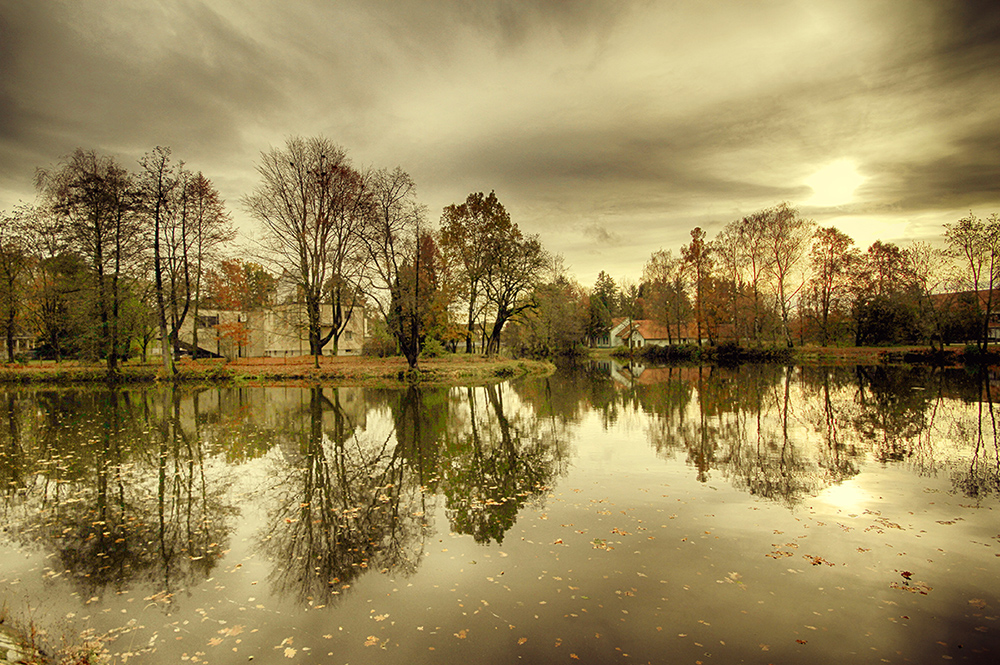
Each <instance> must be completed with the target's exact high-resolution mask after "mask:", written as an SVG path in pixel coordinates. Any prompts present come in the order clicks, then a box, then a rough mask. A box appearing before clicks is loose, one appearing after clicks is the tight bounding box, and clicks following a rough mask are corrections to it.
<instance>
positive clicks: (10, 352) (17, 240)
mask: <svg viewBox="0 0 1000 665" xmlns="http://www.w3.org/2000/svg"><path fill="white" fill-rule="evenodd" d="M27 243H28V238H27V234H26V228H25V221H24V218H23V215H21V214H18V213H17V212H15V214H13V215H8V214H7V213H6V212H3V211H0V331H3V338H4V342H5V345H6V347H7V362H14V351H15V348H14V337H15V336H16V333H17V328H18V322H19V320H20V318H21V313H22V309H23V302H24V298H25V288H24V277H25V275H26V273H27V270H28V258H29V254H28V249H27Z"/></svg>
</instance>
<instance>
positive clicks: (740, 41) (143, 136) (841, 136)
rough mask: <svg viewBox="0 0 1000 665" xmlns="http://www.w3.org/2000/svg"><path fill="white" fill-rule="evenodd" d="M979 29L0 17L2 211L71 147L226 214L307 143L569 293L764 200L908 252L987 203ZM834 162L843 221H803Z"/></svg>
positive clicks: (619, 14)
mask: <svg viewBox="0 0 1000 665" xmlns="http://www.w3.org/2000/svg"><path fill="white" fill-rule="evenodd" d="M998 7H1000V5H997V3H995V2H991V1H987V0H982V1H967V2H961V1H958V0H830V1H829V2H817V1H815V0H775V1H773V2H772V1H767V0H764V1H762V2H755V3H746V2H725V3H723V2H720V3H708V4H704V3H678V2H672V1H668V0H663V1H658V0H649V1H648V2H643V3H620V2H608V1H598V0H588V1H581V2H564V1H560V0H546V1H542V2H532V3H525V2H517V1H515V0H501V1H497V0H449V1H447V2H436V1H432V0H406V1H399V0H341V1H339V2H336V3H328V2H319V1H315V2H295V3H289V2H285V1H283V0H263V1H261V2H255V3H251V4H250V5H249V6H243V5H239V4H237V3H220V2H208V1H201V0H162V1H158V2H152V1H148V2H147V1H138V0H137V1H136V2H130V3H117V2H110V1H107V0H73V1H70V0H51V1H46V2H21V1H18V0H0V72H2V77H0V178H2V182H0V208H9V207H10V206H11V205H13V203H14V202H16V199H17V198H24V197H29V198H30V195H31V192H32V189H31V178H32V174H33V172H34V169H35V168H36V167H38V166H45V165H48V164H51V163H53V162H55V161H57V160H58V159H59V158H60V157H61V156H62V155H65V154H67V153H69V152H70V151H72V150H73V149H74V148H76V147H78V146H79V147H84V148H94V149H97V150H99V151H103V152H109V153H112V154H115V155H117V156H119V157H120V158H121V159H122V162H123V163H124V164H126V165H127V166H132V165H134V163H135V162H134V160H135V159H136V158H137V157H138V156H140V155H141V154H142V153H143V152H145V151H148V150H149V149H151V148H152V147H153V146H155V145H169V146H171V147H172V148H173V151H174V155H175V156H176V157H177V158H178V159H183V160H185V161H186V162H187V163H188V164H189V166H191V167H192V168H196V169H200V170H203V171H204V172H205V173H206V175H208V176H209V177H210V178H212V179H213V180H214V181H215V182H216V183H217V184H219V186H220V188H222V190H223V195H224V196H225V197H226V198H227V199H228V200H230V201H232V202H235V201H237V200H238V199H239V197H240V196H241V195H242V194H244V193H246V192H247V191H248V190H249V189H250V188H251V187H252V186H253V185H254V180H255V175H254V172H253V163H254V160H255V159H256V156H257V155H258V154H259V152H260V151H262V150H266V149H267V148H268V147H269V146H271V145H276V144H279V143H281V142H282V141H283V140H284V139H285V138H286V137H287V136H289V135H295V134H299V135H314V134H325V135H327V136H329V137H330V138H332V139H333V140H334V141H336V142H338V143H341V144H343V145H344V147H345V148H346V149H347V150H348V151H349V153H350V154H351V155H352V157H353V158H354V160H355V162H356V163H358V164H359V165H363V166H367V165H373V166H395V165H396V164H399V165H401V166H402V167H403V168H404V169H406V170H408V171H410V172H411V173H412V174H413V176H414V177H415V178H416V180H417V183H418V185H419V187H420V191H421V195H422V197H423V198H424V200H425V203H427V204H428V207H429V211H430V213H429V214H430V216H431V218H436V217H437V215H438V214H440V209H441V208H442V207H444V206H445V205H447V204H449V203H453V202H455V201H460V200H462V199H464V198H465V196H466V195H467V194H468V193H470V192H474V191H490V190H493V189H495V190H496V191H497V195H498V196H500V198H501V200H502V201H503V202H504V204H505V205H506V206H507V207H508V209H509V210H511V211H512V214H515V215H516V217H515V218H516V219H517V220H518V221H519V223H521V224H522V225H523V226H525V228H526V229H527V230H528V231H530V232H537V233H541V234H542V239H543V241H544V242H546V243H547V244H548V245H550V246H551V248H552V249H553V250H555V251H557V252H564V253H565V254H566V256H567V263H568V264H569V265H571V266H572V267H573V269H574V270H577V271H579V273H580V274H581V275H582V276H586V275H596V272H597V270H599V269H600V268H601V264H600V262H607V268H608V269H609V272H611V273H612V274H616V275H617V274H624V273H625V272H629V271H631V272H632V273H633V274H637V273H638V271H639V269H640V268H641V264H642V262H643V261H645V259H646V258H648V255H649V252H650V251H652V249H658V248H660V247H668V248H670V247H673V248H674V249H676V248H677V247H679V246H680V244H682V243H684V242H687V238H688V233H689V231H690V229H691V228H692V227H693V226H695V225H699V226H702V227H704V228H706V229H708V230H709V232H710V233H711V232H713V231H714V230H717V229H718V228H721V226H722V225H724V224H725V223H726V222H728V221H730V220H732V219H735V218H737V217H739V216H741V215H743V214H746V213H747V212H750V211H752V210H755V209H759V208H762V207H765V206H769V205H774V204H775V203H777V202H779V201H782V200H788V201H791V202H792V203H793V204H798V205H800V207H802V209H803V211H804V212H806V213H807V214H810V215H814V216H815V217H816V218H817V220H818V221H821V222H826V221H827V220H836V222H837V223H839V224H844V225H850V224H853V225H854V228H857V229H859V230H860V232H866V233H870V232H872V231H870V230H871V229H876V228H886V229H889V230H890V231H891V232H892V233H901V231H898V229H901V228H903V226H899V225H906V226H905V228H906V229H907V230H908V231H914V232H921V233H923V232H928V231H929V230H931V229H933V228H934V225H935V224H938V223H939V220H940V219H941V218H947V217H948V216H950V215H952V213H953V212H954V211H955V210H961V209H967V208H968V207H970V206H985V207H989V206H994V207H997V206H998V204H1000V192H998V191H997V182H998V181H1000V178H998V177H997V176H998V175H1000V173H998V170H1000V166H998V164H1000V158H998V156H1000V138H998V134H1000V131H998V130H997V129H996V128H995V125H996V111H995V109H996V108H998V107H1000V106H998V105H1000V80H998V77H1000V56H998V53H1000V51H998V48H997V44H998V35H1000V8H998ZM840 159H849V160H851V161H852V162H853V163H854V164H855V165H856V168H857V170H858V172H859V173H860V174H862V175H863V176H865V178H866V179H867V180H866V181H865V183H864V184H863V185H862V186H861V188H859V189H858V191H857V193H856V195H855V200H854V201H852V202H850V203H849V204H847V205H839V206H828V207H825V208H819V207H813V208H808V207H806V205H805V204H804V203H803V202H805V201H807V200H808V199H809V197H810V195H811V193H812V192H811V190H810V189H809V188H808V187H807V186H806V185H805V184H804V183H805V182H806V180H807V179H808V178H809V176H810V175H812V174H813V173H815V172H817V171H819V170H820V169H822V168H823V167H824V166H826V165H828V164H830V163H831V162H834V161H836V160H840ZM236 214H237V219H238V220H240V221H241V222H243V223H244V224H246V225H248V226H249V220H247V219H246V218H245V216H244V215H243V214H242V211H240V210H238V209H237V210H236ZM906 219H908V220H911V221H909V222H906V221H899V222H898V225H896V226H894V225H893V224H896V222H891V223H890V221H886V220H906ZM912 220H920V221H919V222H916V221H912ZM876 222H877V223H876ZM883 222H884V223H883ZM859 244H865V245H866V244H867V240H865V241H863V242H861V241H860V239H859ZM629 265H631V266H632V267H631V268H629V267H628V266H629ZM618 271H620V272H618ZM584 281H587V280H586V279H585V280H584Z"/></svg>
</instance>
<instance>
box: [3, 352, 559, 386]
mask: <svg viewBox="0 0 1000 665" xmlns="http://www.w3.org/2000/svg"><path fill="white" fill-rule="evenodd" d="M554 370H555V366H554V365H552V364H551V363H548V362H544V361H538V360H510V359H507V358H484V357H481V356H467V355H464V354H455V355H451V356H446V357H442V358H428V359H425V360H421V361H420V363H419V368H418V369H417V370H416V371H411V370H410V369H409V368H408V366H407V364H406V361H405V360H404V359H403V358H367V357H338V358H332V357H326V358H320V361H319V367H316V366H315V363H314V362H313V358H312V357H311V356H300V357H295V358H240V359H238V360H235V361H231V362H226V361H222V360H197V361H194V360H182V361H181V362H179V363H178V365H177V375H176V377H175V380H176V381H181V382H200V383H216V382H231V381H235V382H242V383H254V384H270V383H277V382H282V383H284V382H289V381H292V382H307V383H312V382H317V381H332V382H336V383H339V384H343V385H409V384H414V383H419V384H421V385H447V384H462V385H467V384H470V383H488V382H490V381H498V380H502V379H509V378H513V377H516V376H524V375H544V374H549V373H551V372H553V371H554ZM106 379H107V370H106V368H105V366H104V365H103V364H97V363H81V362H77V361H65V362H61V363H55V362H51V361H45V362H43V361H35V362H30V363H26V364H13V365H4V366H3V367H0V382H4V383H87V382H104V381H106ZM120 380H121V381H122V382H123V383H151V382H157V381H164V380H169V379H167V377H166V374H165V373H164V371H163V366H162V365H160V364H159V363H138V362H126V363H123V364H122V365H121V368H120Z"/></svg>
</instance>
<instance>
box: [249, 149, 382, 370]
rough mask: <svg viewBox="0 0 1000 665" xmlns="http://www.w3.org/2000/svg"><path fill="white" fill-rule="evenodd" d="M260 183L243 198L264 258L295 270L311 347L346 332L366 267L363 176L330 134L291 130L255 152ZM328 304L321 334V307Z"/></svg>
mask: <svg viewBox="0 0 1000 665" xmlns="http://www.w3.org/2000/svg"><path fill="white" fill-rule="evenodd" d="M257 172H258V174H259V175H260V184H259V185H258V186H257V187H256V189H254V191H253V192H252V193H251V194H249V195H247V196H245V197H244V198H243V205H244V207H245V208H246V209H247V211H248V212H249V213H250V214H251V215H252V216H253V217H255V218H256V219H257V220H258V221H259V222H260V223H261V225H262V227H263V232H264V239H263V247H264V250H265V253H266V254H267V255H268V258H269V259H270V260H272V261H273V262H274V263H275V264H276V265H281V266H282V267H283V268H284V269H285V270H287V271H288V273H289V274H290V275H291V276H292V278H293V279H294V281H295V284H296V286H297V288H298V290H299V291H300V293H301V297H302V298H303V300H304V304H305V310H306V322H307V323H306V325H307V329H308V337H309V352H310V354H312V355H313V356H314V358H315V362H316V364H317V366H318V364H319V356H320V355H321V354H322V353H323V348H324V347H325V346H326V344H327V343H328V342H329V341H330V340H331V339H332V340H334V348H335V349H336V343H337V342H336V340H337V339H339V335H340V334H341V333H342V332H343V330H344V328H345V327H346V325H347V322H348V320H349V318H350V315H351V313H352V311H353V308H354V306H355V305H356V304H357V299H356V298H357V293H358V290H357V289H356V288H353V285H354V284H356V283H357V281H358V280H359V279H360V275H361V272H362V269H363V267H364V266H363V256H364V244H363V240H362V235H363V231H364V226H365V222H366V220H367V218H368V211H369V208H370V205H369V199H370V195H369V193H368V190H367V187H366V181H365V177H364V175H362V173H360V172H359V171H357V170H356V169H354V167H353V166H351V162H350V159H349V158H348V156H347V153H346V152H345V151H344V149H343V148H341V147H340V146H337V145H336V144H334V143H333V142H331V141H330V140H329V139H326V138H322V137H315V138H309V139H303V138H299V137H293V138H290V139H288V140H287V141H286V142H285V147H284V149H277V148H273V149H271V150H270V151H268V152H266V153H262V154H261V156H260V162H259V164H258V165H257ZM324 304H326V305H328V306H329V307H330V308H331V318H332V325H331V327H330V330H329V331H328V332H326V333H325V334H324V332H323V330H322V327H323V326H322V317H321V308H322V306H323V305H324Z"/></svg>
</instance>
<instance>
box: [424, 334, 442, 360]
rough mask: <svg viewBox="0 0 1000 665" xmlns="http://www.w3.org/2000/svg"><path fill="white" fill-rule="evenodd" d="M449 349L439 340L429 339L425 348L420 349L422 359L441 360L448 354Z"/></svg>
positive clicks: (425, 343)
mask: <svg viewBox="0 0 1000 665" xmlns="http://www.w3.org/2000/svg"><path fill="white" fill-rule="evenodd" d="M447 352H448V351H447V349H445V348H444V345H442V344H441V342H439V341H438V340H436V339H434V338H433V337H428V338H427V339H426V340H424V344H423V348H421V349H420V357H421V358H440V357H441V356H443V355H445V354H446V353H447Z"/></svg>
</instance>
